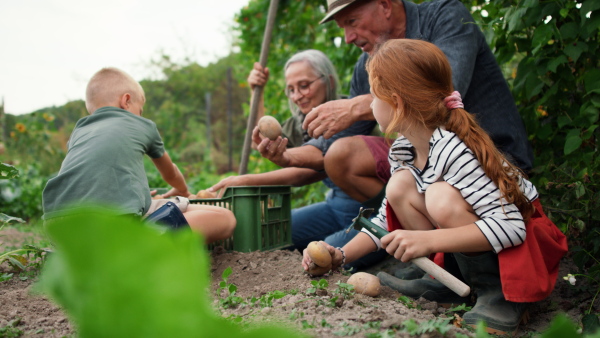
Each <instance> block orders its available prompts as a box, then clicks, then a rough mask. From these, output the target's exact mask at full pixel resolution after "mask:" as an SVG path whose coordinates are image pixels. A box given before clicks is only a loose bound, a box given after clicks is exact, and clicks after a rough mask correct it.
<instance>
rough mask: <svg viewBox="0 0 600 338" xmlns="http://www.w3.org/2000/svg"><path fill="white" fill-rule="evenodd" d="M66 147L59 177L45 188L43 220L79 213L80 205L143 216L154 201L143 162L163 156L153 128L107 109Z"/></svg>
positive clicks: (80, 125)
mask: <svg viewBox="0 0 600 338" xmlns="http://www.w3.org/2000/svg"><path fill="white" fill-rule="evenodd" d="M67 146H68V152H67V156H66V157H65V159H64V161H63V163H62V165H61V168H60V171H59V172H58V175H57V176H56V177H54V178H52V179H50V180H49V181H48V183H47V184H46V187H45V188H44V192H43V207H44V219H45V220H48V219H50V218H54V217H58V216H63V215H64V214H66V213H72V212H77V209H78V204H81V203H85V204H88V205H89V204H93V205H97V206H102V207H116V208H118V210H120V212H122V213H124V214H137V215H143V214H145V212H146V210H148V208H149V207H150V202H151V196H150V189H149V187H148V179H147V177H146V172H145V170H144V162H143V158H144V155H145V154H147V155H148V156H150V157H151V158H160V157H162V156H163V154H164V152H165V149H164V146H163V142H162V139H161V137H160V134H159V132H158V129H157V128H156V124H155V123H154V122H152V121H150V120H148V119H146V118H143V117H140V116H137V115H134V114H132V113H130V112H128V111H125V110H123V109H119V108H116V107H103V108H100V109H98V110H96V111H95V112H94V114H92V115H89V116H86V117H84V118H82V119H80V120H79V121H77V124H76V125H75V129H74V130H73V133H72V134H71V137H70V139H69V142H68V144H67Z"/></svg>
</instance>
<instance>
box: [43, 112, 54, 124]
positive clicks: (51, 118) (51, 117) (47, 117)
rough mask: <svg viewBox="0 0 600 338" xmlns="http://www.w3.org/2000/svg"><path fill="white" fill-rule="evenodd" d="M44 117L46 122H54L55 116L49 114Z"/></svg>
mask: <svg viewBox="0 0 600 338" xmlns="http://www.w3.org/2000/svg"><path fill="white" fill-rule="evenodd" d="M42 117H43V118H44V120H46V121H48V122H52V121H54V115H50V114H48V113H44V115H42Z"/></svg>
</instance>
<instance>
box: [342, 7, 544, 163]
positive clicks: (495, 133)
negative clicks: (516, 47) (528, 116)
mask: <svg viewBox="0 0 600 338" xmlns="http://www.w3.org/2000/svg"><path fill="white" fill-rule="evenodd" d="M403 3H404V8H405V9H406V38H407V39H418V40H425V41H428V42H431V43H433V44H435V45H436V46H437V47H439V48H440V49H441V50H442V51H443V52H444V53H445V54H446V56H447V57H448V61H449V62H450V66H451V67H452V81H453V83H454V90H457V91H458V92H460V94H461V95H462V98H463V103H464V105H465V109H466V110H467V111H468V112H470V113H472V114H474V115H475V117H476V119H477V122H479V125H481V127H482V128H483V129H484V130H486V131H487V132H488V134H489V135H490V136H491V138H492V140H493V141H494V143H495V144H496V146H497V147H498V148H499V149H500V150H501V151H502V152H503V153H504V154H505V155H506V156H507V157H508V159H509V160H511V161H512V162H513V163H514V164H515V165H517V166H519V167H520V168H521V169H523V170H524V171H525V172H529V171H530V170H531V168H532V166H533V152H532V150H531V145H530V144H529V141H528V139H527V133H526V131H525V126H524V125H523V121H522V120H521V116H520V115H519V111H518V110H517V106H516V105H515V102H514V99H513V97H512V94H511V93H510V90H509V88H508V84H507V83H506V80H505V79H504V76H503V75H502V72H501V71H500V67H499V66H498V64H497V63H496V58H495V57H494V55H493V54H492V51H491V50H490V47H489V46H488V45H487V43H486V41H485V37H484V35H483V33H482V32H481V30H480V29H479V27H478V26H477V25H476V24H475V20H474V19H473V17H472V16H471V14H470V13H469V11H468V10H467V8H465V6H464V5H463V4H462V3H461V2H460V1H458V0H434V1H430V2H424V3H421V4H418V5H417V4H414V3H412V2H408V1H403ZM368 57H369V56H368V54H366V53H363V54H362V55H361V57H360V59H359V60H358V63H357V64H356V67H355V69H354V74H353V75H352V84H351V85H352V86H351V89H350V95H351V96H352V97H354V96H358V95H364V94H369V93H370V86H369V76H368V74H367V71H366V69H365V63H366V61H367V59H368Z"/></svg>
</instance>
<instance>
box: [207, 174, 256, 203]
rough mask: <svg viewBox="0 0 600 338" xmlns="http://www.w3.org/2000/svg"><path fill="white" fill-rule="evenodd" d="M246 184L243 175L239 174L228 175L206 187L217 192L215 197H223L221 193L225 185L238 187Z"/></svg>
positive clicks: (223, 191)
mask: <svg viewBox="0 0 600 338" xmlns="http://www.w3.org/2000/svg"><path fill="white" fill-rule="evenodd" d="M244 185H248V184H247V183H245V175H241V176H229V177H226V178H224V179H222V180H221V181H220V182H219V183H217V184H215V185H213V186H212V187H210V188H208V189H206V190H208V191H210V192H218V194H217V198H221V197H223V193H225V189H226V188H227V187H240V186H244Z"/></svg>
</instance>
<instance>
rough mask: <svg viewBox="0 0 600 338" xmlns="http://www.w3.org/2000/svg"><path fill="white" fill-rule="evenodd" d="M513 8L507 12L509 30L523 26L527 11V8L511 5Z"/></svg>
mask: <svg viewBox="0 0 600 338" xmlns="http://www.w3.org/2000/svg"><path fill="white" fill-rule="evenodd" d="M511 9H512V11H511ZM511 9H509V10H508V12H506V20H507V22H508V30H509V31H515V30H517V29H519V27H520V26H521V23H522V21H523V17H524V16H525V13H527V8H522V7H511Z"/></svg>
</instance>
